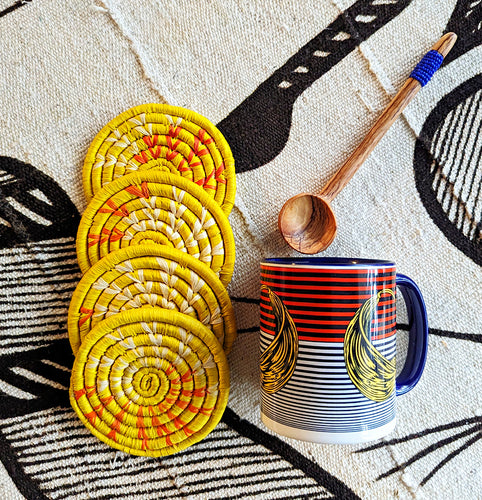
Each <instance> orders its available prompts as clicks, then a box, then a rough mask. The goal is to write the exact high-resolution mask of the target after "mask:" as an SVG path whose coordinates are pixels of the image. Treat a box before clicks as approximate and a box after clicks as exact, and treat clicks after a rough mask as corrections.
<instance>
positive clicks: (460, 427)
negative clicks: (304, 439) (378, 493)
mask: <svg viewBox="0 0 482 500" xmlns="http://www.w3.org/2000/svg"><path fill="white" fill-rule="evenodd" d="M447 430H450V431H451V432H452V434H451V435H450V436H448V437H446V438H444V439H439V440H436V441H435V442H434V443H432V444H430V445H429V446H427V447H425V448H424V449H422V450H420V451H419V452H417V453H415V454H414V455H412V456H411V457H410V458H409V459H407V460H406V461H404V462H403V463H401V464H399V465H396V466H395V467H392V468H391V469H389V470H387V471H386V472H384V473H382V474H380V475H379V476H378V478H377V480H380V479H383V478H385V477H388V476H391V475H392V474H395V473H397V472H400V471H402V470H405V469H406V468H408V467H410V466H411V465H412V464H414V463H415V462H418V461H420V460H423V458H424V457H426V456H427V455H428V454H430V453H432V452H434V451H437V450H439V449H441V448H443V447H445V446H448V445H450V444H452V443H454V442H456V441H459V442H460V441H462V444H461V445H460V446H459V447H458V448H456V449H455V450H453V451H451V452H448V451H447V452H446V455H445V457H444V458H443V459H442V460H441V461H440V462H438V464H437V465H436V466H435V467H433V468H432V469H431V470H430V472H429V473H428V474H426V475H425V477H424V478H423V479H422V480H421V482H420V486H424V485H425V484H426V483H427V482H428V481H429V480H430V479H432V477H433V476H434V475H435V474H436V473H437V472H438V471H439V470H440V469H441V468H442V467H444V466H445V465H446V464H447V463H449V462H450V460H452V459H453V458H455V457H456V456H457V455H459V454H460V453H462V452H463V451H464V450H466V449H468V448H470V447H471V446H472V445H474V444H476V443H477V442H478V441H479V440H481V439H482V417H480V416H477V417H470V418H464V419H462V420H458V421H454V422H449V423H448V424H443V425H438V426H436V427H431V428H430V427H429V428H426V429H424V430H422V431H419V432H416V433H413V434H409V435H407V436H404V437H402V438H395V439H390V440H388V441H387V440H386V441H383V442H380V443H377V444H374V445H371V446H368V447H366V448H363V449H361V450H358V451H357V452H356V453H365V452H368V451H372V450H377V449H380V448H384V447H389V446H390V447H396V445H398V444H401V443H406V442H409V441H411V442H414V441H415V440H416V439H418V438H421V437H422V436H427V435H429V434H434V435H436V434H438V433H440V432H443V431H447ZM456 431H457V432H456ZM467 438H468V439H467ZM436 439H437V438H436Z"/></svg>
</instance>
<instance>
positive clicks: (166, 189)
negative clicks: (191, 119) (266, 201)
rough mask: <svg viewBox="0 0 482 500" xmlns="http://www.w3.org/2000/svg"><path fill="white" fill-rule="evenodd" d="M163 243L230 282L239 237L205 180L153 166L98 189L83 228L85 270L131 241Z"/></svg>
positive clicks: (80, 235) (80, 240)
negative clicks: (202, 185) (206, 188)
mask: <svg viewBox="0 0 482 500" xmlns="http://www.w3.org/2000/svg"><path fill="white" fill-rule="evenodd" d="M139 243H158V244H161V245H169V246H171V247H174V248H177V249H179V250H183V251H184V252H187V253H189V254H191V255H192V256H193V257H195V258H197V259H199V260H200V261H201V262H204V263H205V264H207V265H208V266H209V267H211V269H212V270H213V271H214V272H215V273H216V274H217V275H218V276H219V277H220V279H221V282H222V283H224V284H225V285H227V284H228V283H229V281H230V279H231V276H232V274H233V269H234V260H235V249H234V237H233V232H232V230H231V226H230V225H229V221H228V218H227V216H226V215H225V214H224V212H223V211H222V210H221V208H220V207H219V205H218V204H217V203H216V202H215V201H214V200H213V199H212V198H211V197H210V196H209V195H208V194H207V193H206V192H205V191H204V190H203V189H202V188H200V187H199V186H196V185H195V184H194V183H193V182H191V181H189V180H187V179H184V178H182V177H180V176H178V175H173V174H169V173H166V172H159V171H154V170H149V171H146V172H135V173H133V174H129V175H126V176H124V177H121V178H119V179H117V180H115V181H113V182H111V183H109V184H107V185H106V186H105V187H104V188H102V189H101V190H100V191H98V192H97V193H96V194H95V196H94V198H92V200H91V201H90V203H89V206H88V207H87V209H86V211H85V212H84V215H83V216H82V220H81V222H80V226H79V231H78V234H77V256H78V260H79V264H80V269H81V270H82V272H85V271H87V269H89V268H90V267H91V266H92V264H95V263H96V262H97V261H99V260H100V259H101V258H102V257H105V256H106V255H107V254H109V253H111V252H113V251H115V250H118V249H119V248H123V247H126V246H129V245H133V244H134V245H135V244H139Z"/></svg>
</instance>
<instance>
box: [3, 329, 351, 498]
mask: <svg viewBox="0 0 482 500" xmlns="http://www.w3.org/2000/svg"><path fill="white" fill-rule="evenodd" d="M72 363H73V358H72V356H71V354H70V348H69V345H68V341H67V340H66V339H62V340H60V341H55V342H53V343H52V345H51V346H48V347H43V348H39V349H35V350H30V351H26V352H22V353H16V354H12V355H6V356H2V357H1V359H0V386H1V382H2V381H8V384H10V385H11V386H14V387H15V388H16V389H20V390H21V391H22V392H23V393H25V392H28V393H30V394H32V395H34V396H35V397H34V398H33V399H31V400H25V399H21V398H15V397H14V396H12V395H8V394H5V393H0V397H1V398H2V405H1V406H0V409H1V413H0V420H4V419H9V420H10V421H11V419H12V418H14V417H18V416H22V415H27V414H29V413H33V412H36V411H38V410H42V409H54V408H57V410H58V409H59V407H60V408H69V402H68V392H67V390H66V389H65V390H62V389H57V388H53V387H52V385H55V384H59V385H62V386H64V387H68V384H69V376H70V373H69V372H68V371H67V370H65V369H63V368H69V367H70V366H72ZM12 368H23V369H26V370H28V371H29V373H33V374H34V375H35V376H37V377H39V380H42V379H43V382H42V381H36V382H34V381H32V380H30V379H28V378H23V377H22V376H16V375H14V374H13V372H12ZM40 377H41V379H40ZM46 381H48V383H47V382H46ZM22 406H23V407H22ZM222 422H224V423H225V424H226V425H227V426H229V427H230V428H231V429H232V430H233V431H235V432H236V433H238V434H239V435H241V436H243V437H245V438H248V439H250V440H251V441H253V442H254V443H256V444H260V445H262V446H263V447H265V448H266V449H267V450H269V451H271V452H272V453H274V454H277V455H278V456H279V457H281V458H282V459H283V460H285V461H286V462H288V463H289V464H291V466H292V467H293V468H295V469H298V470H300V471H301V472H303V473H304V474H305V475H306V476H307V477H310V478H312V479H313V480H314V481H315V482H316V483H318V485H319V486H321V487H323V488H324V489H326V490H328V491H329V492H330V493H332V494H333V495H334V497H333V498H336V499H339V500H358V497H357V496H356V495H355V493H354V492H353V491H351V490H350V489H349V488H348V487H347V486H346V485H345V484H343V483H342V482H341V481H340V480H338V479H337V478H336V477H334V476H332V475H331V474H329V473H328V472H327V471H326V470H324V469H322V468H321V467H320V466H318V465H317V464H316V463H314V462H312V461H311V460H309V459H308V458H306V457H304V456H303V455H302V454H300V453H299V452H298V451H296V450H295V449H293V448H292V447H291V446H289V445H287V444H286V443H284V442H283V441H281V440H280V439H278V438H275V437H273V436H270V435H268V434H267V433H266V432H264V431H262V430H261V429H258V428H257V427H256V426H255V425H253V424H251V423H250V422H248V421H246V420H242V419H240V417H239V416H238V415H236V414H235V413H234V412H233V411H232V410H231V409H230V408H227V409H226V411H225V413H224V416H223V418H222ZM19 439H20V440H22V439H23V438H22V436H18V437H17V438H16V441H15V447H17V446H18V445H19V442H18V440H19ZM62 439H68V436H59V440H62ZM92 439H93V440H95V438H94V437H92ZM110 451H111V450H110V449H109V448H108V447H107V446H106V447H105V453H106V454H108V453H109V452H110ZM0 452H1V455H0V459H1V460H2V462H3V463H4V465H5V466H6V467H7V470H8V472H9V475H10V476H11V477H12V479H13V480H14V482H15V484H16V485H17V487H18V488H19V490H20V491H21V493H22V494H23V495H24V496H25V497H26V498H28V499H39V498H47V497H46V496H45V494H44V493H43V492H42V489H43V487H42V485H41V484H37V482H36V481H34V480H33V479H32V477H31V476H30V475H29V474H27V473H26V471H25V465H28V463H27V464H25V463H23V461H22V462H20V461H19V459H18V458H19V457H18V455H17V454H16V453H15V452H14V449H13V447H12V445H11V441H10V440H9V439H7V437H6V436H5V435H4V433H3V432H2V430H1V429H0ZM191 452H193V453H195V450H185V451H184V452H183V453H184V454H185V455H188V454H189V453H191ZM152 462H153V464H157V465H156V467H158V466H159V464H158V459H152ZM33 465H35V461H33V462H30V466H33Z"/></svg>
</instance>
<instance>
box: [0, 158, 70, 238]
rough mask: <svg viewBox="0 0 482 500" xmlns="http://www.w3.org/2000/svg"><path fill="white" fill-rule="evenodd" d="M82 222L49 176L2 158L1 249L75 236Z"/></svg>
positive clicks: (0, 162) (25, 165) (0, 198)
mask: <svg viewBox="0 0 482 500" xmlns="http://www.w3.org/2000/svg"><path fill="white" fill-rule="evenodd" d="M79 221H80V217H79V214H78V212H77V209H76V208H75V206H74V204H73V203H72V201H71V200H70V198H69V197H68V196H67V194H66V193H65V192H64V191H63V190H62V189H61V188H60V187H59V185H58V184H57V183H56V182H55V181H53V180H52V179H51V178H50V177H49V176H48V175H45V174H44V173H42V172H40V170H37V169H36V168H34V167H32V166H31V165H28V164H27V163H23V162H21V161H19V160H16V159H15V158H10V157H8V156H0V248H8V247H13V246H15V245H18V244H23V243H28V242H33V241H40V240H43V241H44V240H48V239H50V238H56V237H61V236H74V235H75V234H76V232H77V227H78V225H79Z"/></svg>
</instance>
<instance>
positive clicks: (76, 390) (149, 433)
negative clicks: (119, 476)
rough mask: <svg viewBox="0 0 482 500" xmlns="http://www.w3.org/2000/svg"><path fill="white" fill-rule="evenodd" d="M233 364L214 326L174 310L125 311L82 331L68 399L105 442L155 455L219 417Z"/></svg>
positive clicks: (184, 443) (183, 443)
mask: <svg viewBox="0 0 482 500" xmlns="http://www.w3.org/2000/svg"><path fill="white" fill-rule="evenodd" d="M228 393H229V367H228V363H227V361H226V356H225V354H224V352H223V349H222V347H221V346H220V344H219V342H218V341H217V340H216V338H215V336H214V335H213V333H212V332H211V331H210V330H209V329H208V328H207V327H205V326H204V325H202V324H201V323H200V322H199V321H197V320H195V319H193V318H191V317H190V316H186V315H185V314H181V313H178V312H175V311H167V310H164V309H159V308H156V309H152V308H151V309H138V310H134V311H124V312H122V313H120V314H116V315H115V316H111V317H110V318H108V319H106V320H105V321H102V322H101V323H99V324H98V325H97V326H96V327H95V328H94V329H93V330H92V331H91V332H90V333H89V335H87V337H86V338H85V340H84V342H83V344H82V346H81V348H80V350H79V352H78V355H77V357H76V359H75V362H74V367H73V369H72V377H71V385H70V402H71V404H72V407H73V408H74V410H75V411H76V412H77V414H78V416H79V417H80V419H81V420H82V422H83V423H84V425H85V426H86V427H87V428H88V429H89V430H90V431H91V432H92V434H94V435H95V436H96V437H98V438H99V439H100V440H101V441H103V442H104V443H107V444H108V445H109V446H112V447H113V448H117V449H119V450H122V451H125V452H127V453H132V454H133V455H145V456H152V457H158V456H163V455H171V454H173V453H176V452H178V451H180V450H183V449H185V448H187V447H189V446H191V445H192V444H194V443H197V442H199V441H201V439H203V438H204V437H206V436H207V435H208V434H209V433H210V432H211V431H212V430H213V429H214V427H215V426H216V425H217V424H218V423H219V420H220V419H221V416H222V414H223V412H224V409H225V407H226V403H227V400H228Z"/></svg>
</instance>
